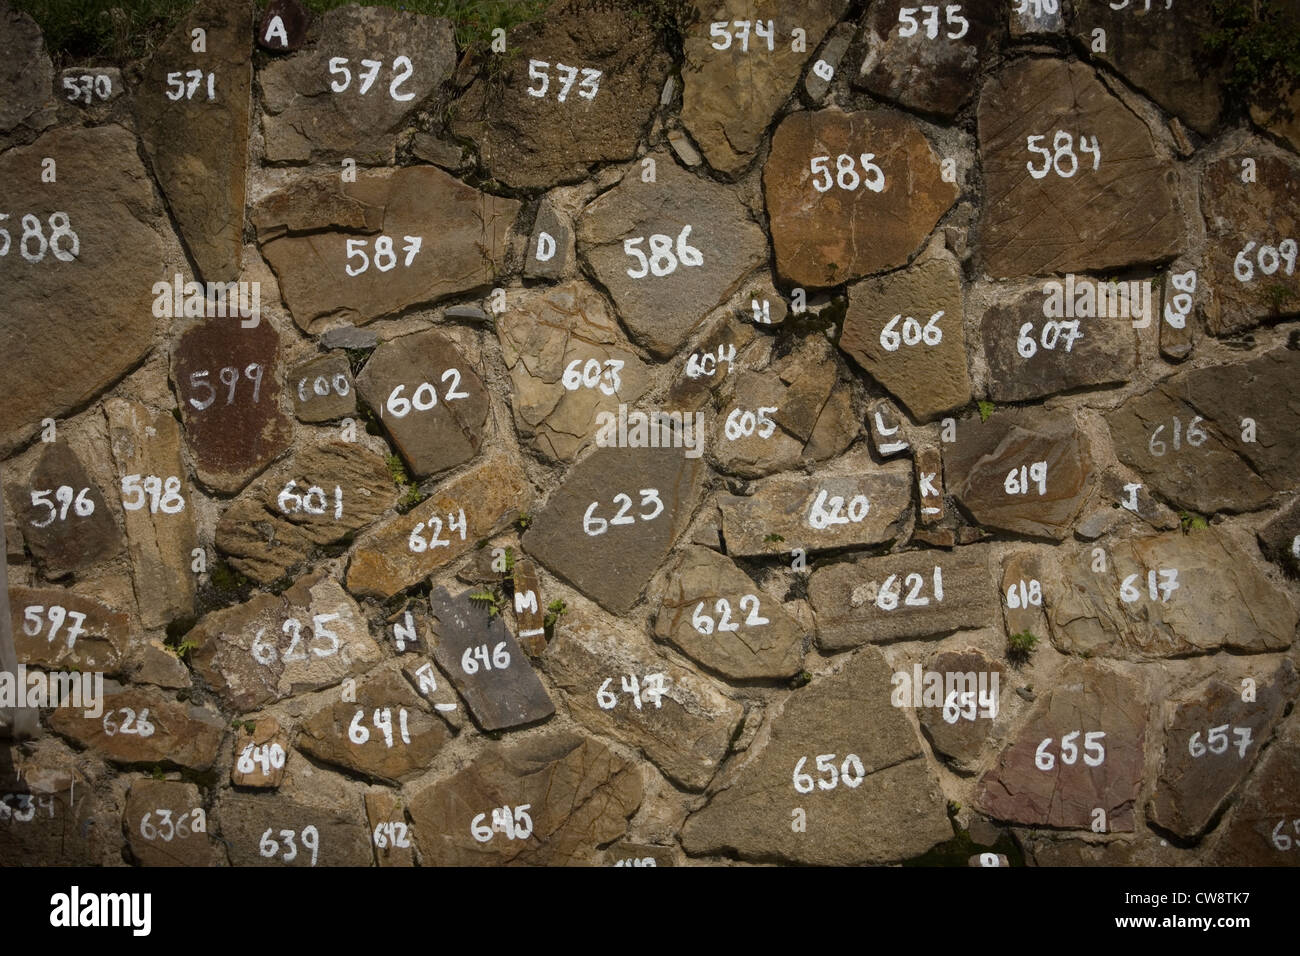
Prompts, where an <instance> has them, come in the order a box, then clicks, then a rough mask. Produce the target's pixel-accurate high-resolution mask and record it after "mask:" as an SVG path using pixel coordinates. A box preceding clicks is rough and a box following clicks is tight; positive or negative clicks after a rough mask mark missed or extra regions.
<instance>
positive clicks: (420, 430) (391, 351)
mask: <svg viewBox="0 0 1300 956" xmlns="http://www.w3.org/2000/svg"><path fill="white" fill-rule="evenodd" d="M399 389H400V391H399ZM357 390H358V391H359V392H360V393H361V397H362V398H363V399H365V401H366V403H367V404H368V405H370V407H371V408H373V409H374V410H375V412H376V413H377V414H378V416H379V421H380V424H382V425H383V426H384V431H385V432H387V433H388V437H389V438H390V439H392V442H393V444H394V445H395V446H396V447H397V450H398V452H400V453H401V455H402V458H403V459H404V460H405V461H406V464H407V465H408V466H409V467H410V469H411V473H412V475H414V476H415V477H416V478H425V477H428V476H429V475H435V474H438V473H439V472H443V471H446V470H447V469H449V468H454V467H455V466H456V465H460V464H463V463H464V462H467V461H469V460H470V459H471V458H473V457H474V456H475V455H476V454H478V450H479V446H480V445H482V443H483V433H484V426H485V424H486V422H487V417H488V397H487V389H485V388H484V387H483V381H482V379H480V378H479V376H478V373H477V371H476V370H475V369H474V367H473V366H472V365H471V364H470V363H469V362H468V361H467V360H466V359H465V356H464V355H462V354H461V352H460V350H459V349H457V348H456V345H455V343H453V342H452V341H451V339H449V338H447V337H446V336H445V335H443V334H442V333H441V332H438V331H435V330H430V331H428V332H418V333H416V334H415V335H407V336H404V337H402V338H400V339H393V340H391V341H388V342H385V343H384V344H383V345H381V346H379V348H377V349H375V352H374V354H373V355H371V356H370V360H369V361H368V362H366V367H365V368H363V369H362V370H361V374H360V375H358V376H357ZM403 400H405V404H404V403H403ZM408 406H409V407H408ZM426 406H427V407H426Z"/></svg>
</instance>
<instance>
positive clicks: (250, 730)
mask: <svg viewBox="0 0 1300 956" xmlns="http://www.w3.org/2000/svg"><path fill="white" fill-rule="evenodd" d="M250 724H251V727H250ZM234 753H235V762H234V763H233V764H231V765H230V782H231V783H233V784H234V785H235V786H237V787H252V788H255V789H258V790H275V789H278V788H279V786H280V784H281V783H283V782H284V773H285V766H286V764H287V763H288V762H289V735H288V733H286V732H285V730H284V728H283V727H281V726H280V722H279V721H278V720H276V719H275V718H274V717H270V716H267V717H258V718H257V719H256V720H254V721H244V722H243V723H240V724H239V726H238V727H237V728H236V729H235V750H234Z"/></svg>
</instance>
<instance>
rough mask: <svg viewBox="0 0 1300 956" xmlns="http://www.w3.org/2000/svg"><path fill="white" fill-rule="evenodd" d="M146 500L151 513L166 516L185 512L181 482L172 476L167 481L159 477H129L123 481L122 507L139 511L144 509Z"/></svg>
mask: <svg viewBox="0 0 1300 956" xmlns="http://www.w3.org/2000/svg"><path fill="white" fill-rule="evenodd" d="M146 500H147V502H148V505H149V513H150V514H157V513H158V512H160V511H161V512H162V513H163V514H165V515H174V514H179V513H180V512H182V511H184V510H185V498H184V497H182V495H181V480H180V478H179V477H177V476H175V475H172V476H171V477H169V478H167V480H166V481H164V480H163V479H161V478H159V477H158V476H157V475H145V476H144V477H143V479H142V478H141V476H140V475H127V476H126V477H124V478H123V479H122V507H123V508H124V509H125V510H127V511H139V510H141V509H142V508H144V506H145V503H146Z"/></svg>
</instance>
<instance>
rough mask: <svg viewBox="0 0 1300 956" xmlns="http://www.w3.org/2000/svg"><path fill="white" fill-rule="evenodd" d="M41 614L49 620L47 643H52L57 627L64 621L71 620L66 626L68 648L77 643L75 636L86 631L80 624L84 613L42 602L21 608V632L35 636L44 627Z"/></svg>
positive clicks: (84, 621)
mask: <svg viewBox="0 0 1300 956" xmlns="http://www.w3.org/2000/svg"><path fill="white" fill-rule="evenodd" d="M42 614H43V615H45V619H46V620H48V621H49V622H50V632H49V634H47V635H46V636H45V642H46V643H47V644H53V643H54V639H55V638H56V637H57V636H58V633H59V628H60V627H62V626H63V624H64V622H65V621H71V622H72V625H71V626H70V627H69V628H68V650H72V647H73V645H74V644H76V643H77V638H78V637H80V636H81V635H82V634H84V633H86V629H85V628H84V627H82V626H81V625H82V624H84V623H86V615H84V614H82V613H81V612H80V611H69V610H68V609H67V608H65V607H62V606H60V605H58V604H52V605H50V606H49V607H48V608H47V607H45V605H43V604H29V605H27V606H26V607H25V608H23V633H24V634H26V635H27V636H28V637H36V635H38V634H40V633H41V630H42V629H43V628H44V627H45V621H44V620H42V619H41V615H42Z"/></svg>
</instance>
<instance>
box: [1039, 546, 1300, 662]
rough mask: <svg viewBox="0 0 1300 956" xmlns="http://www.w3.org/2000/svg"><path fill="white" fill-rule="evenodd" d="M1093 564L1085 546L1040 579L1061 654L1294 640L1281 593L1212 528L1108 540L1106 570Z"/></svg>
mask: <svg viewBox="0 0 1300 956" xmlns="http://www.w3.org/2000/svg"><path fill="white" fill-rule="evenodd" d="M1092 565H1093V557H1092V552H1091V550H1090V549H1084V550H1083V551H1081V552H1080V553H1079V555H1078V557H1077V558H1076V559H1075V560H1073V561H1066V562H1063V563H1062V564H1061V565H1060V566H1058V567H1057V568H1051V569H1048V571H1047V573H1046V574H1045V577H1044V582H1043V602H1044V605H1045V606H1046V608H1047V616H1048V620H1049V621H1050V623H1051V626H1052V641H1053V643H1054V644H1055V645H1056V646H1057V648H1058V649H1059V650H1061V651H1062V652H1063V653H1067V654H1089V655H1105V656H1108V657H1120V658H1130V659H1136V660H1150V659H1158V658H1162V657H1186V656H1189V655H1192V654H1211V653H1214V652H1216V651H1219V650H1231V651H1235V652H1237V653H1246V654H1259V653H1263V652H1266V651H1281V650H1284V649H1285V648H1287V647H1289V646H1290V645H1291V643H1292V641H1293V640H1294V638H1295V629H1296V622H1297V617H1296V611H1295V609H1294V608H1293V607H1292V605H1291V602H1290V600H1289V599H1288V598H1287V596H1286V594H1285V592H1284V591H1282V590H1281V589H1280V588H1279V587H1278V586H1277V585H1275V584H1274V583H1273V582H1271V581H1270V580H1269V579H1268V577H1267V576H1265V574H1264V573H1263V571H1262V569H1261V568H1260V567H1259V564H1258V562H1257V561H1252V560H1251V559H1250V557H1249V556H1248V555H1246V554H1245V553H1244V552H1242V551H1241V550H1240V549H1239V548H1238V547H1237V546H1236V545H1235V544H1233V543H1232V539H1231V538H1229V537H1228V536H1227V535H1225V534H1223V533H1221V532H1220V531H1218V530H1217V529H1215V528H1205V529H1201V530H1199V531H1194V532H1192V533H1191V534H1186V535H1185V534H1183V533H1182V532H1180V531H1174V532H1171V533H1169V534H1162V535H1157V536H1154V537H1135V538H1128V539H1126V540H1124V541H1121V542H1116V543H1115V544H1113V545H1112V547H1111V548H1110V555H1109V560H1108V562H1107V570H1106V571H1105V572H1104V573H1099V572H1095V571H1093V570H1092ZM1170 571H1176V572H1177V575H1176V577H1174V576H1172V575H1170V574H1169V572H1170ZM1153 578H1154V587H1155V594H1156V596H1155V598H1154V599H1153V598H1152V597H1151V588H1152V586H1153V585H1152V579H1153ZM1125 581H1128V582H1129V585H1128V588H1125V586H1124V582H1125ZM1175 583H1176V584H1177V587H1174V586H1173V585H1174V584H1175ZM1161 585H1163V587H1162V586H1161ZM1135 595H1136V596H1135ZM1125 596H1127V597H1128V598H1130V600H1125Z"/></svg>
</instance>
